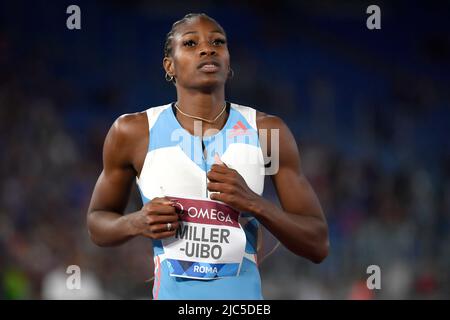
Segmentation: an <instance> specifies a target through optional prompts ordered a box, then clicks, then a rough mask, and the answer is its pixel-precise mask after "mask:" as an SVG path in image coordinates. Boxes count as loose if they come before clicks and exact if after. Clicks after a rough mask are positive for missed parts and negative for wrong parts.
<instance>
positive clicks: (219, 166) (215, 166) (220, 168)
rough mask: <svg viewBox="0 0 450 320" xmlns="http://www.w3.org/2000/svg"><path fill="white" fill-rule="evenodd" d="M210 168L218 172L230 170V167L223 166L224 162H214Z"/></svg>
mask: <svg viewBox="0 0 450 320" xmlns="http://www.w3.org/2000/svg"><path fill="white" fill-rule="evenodd" d="M211 170H212V171H216V172H219V173H228V172H230V171H231V170H232V169H230V168H228V167H227V166H225V165H224V164H217V163H214V164H213V165H211Z"/></svg>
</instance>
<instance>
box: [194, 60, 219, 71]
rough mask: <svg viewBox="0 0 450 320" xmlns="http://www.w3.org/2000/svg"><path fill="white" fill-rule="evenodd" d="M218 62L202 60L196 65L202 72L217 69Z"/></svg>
mask: <svg viewBox="0 0 450 320" xmlns="http://www.w3.org/2000/svg"><path fill="white" fill-rule="evenodd" d="M219 67H220V64H219V63H217V62H215V61H204V62H202V63H200V64H199V65H198V67H197V68H198V69H199V70H200V71H203V72H216V71H219Z"/></svg>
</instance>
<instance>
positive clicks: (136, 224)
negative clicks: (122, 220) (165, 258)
mask: <svg viewBox="0 0 450 320" xmlns="http://www.w3.org/2000/svg"><path fill="white" fill-rule="evenodd" d="M129 216H130V224H131V226H132V228H133V234H134V235H141V236H144V237H146V238H150V239H163V238H168V237H172V236H174V235H175V233H176V230H177V229H178V226H179V222H178V220H179V217H178V214H177V212H176V210H175V202H173V201H171V200H170V199H169V198H168V197H162V198H153V199H152V200H151V201H149V202H147V203H146V204H145V205H144V206H143V207H142V209H141V210H139V211H137V212H135V213H132V214H130V215H129ZM168 223H170V224H171V225H172V227H171V229H170V230H167V224H168Z"/></svg>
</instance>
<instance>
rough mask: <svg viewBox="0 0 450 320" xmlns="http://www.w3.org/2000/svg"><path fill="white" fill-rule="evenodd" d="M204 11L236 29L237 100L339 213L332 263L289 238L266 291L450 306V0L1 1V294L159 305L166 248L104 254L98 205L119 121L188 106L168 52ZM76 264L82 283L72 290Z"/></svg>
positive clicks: (266, 272)
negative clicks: (159, 260) (92, 208)
mask: <svg viewBox="0 0 450 320" xmlns="http://www.w3.org/2000/svg"><path fill="white" fill-rule="evenodd" d="M70 4H77V5H79V6H80V8H81V26H82V29H81V30H79V31H70V30H68V29H67V28H66V19H67V17H68V15H67V14H66V8H67V6H68V5H70ZM370 4H378V5H379V6H380V7H381V13H382V29H381V30H376V31H370V30H368V29H367V28H366V19H367V17H368V15H367V14H366V8H367V6H368V5H370ZM189 12H205V13H208V14H210V15H211V16H212V17H214V18H216V19H217V20H218V21H219V23H221V24H222V25H223V27H224V28H225V30H226V32H227V34H228V38H229V49H230V52H231V59H232V67H233V69H234V71H235V77H234V79H233V80H232V81H230V82H229V84H228V86H227V99H228V100H230V101H233V102H237V103H240V104H244V105H249V106H254V107H256V108H257V109H259V110H261V111H264V112H268V113H272V114H275V115H278V116H280V117H282V118H283V119H284V120H285V121H286V122H287V124H288V125H289V127H290V128H291V130H292V131H293V133H294V135H295V137H296V139H297V142H298V144H299V148H300V152H301V156H302V159H303V164H302V165H303V170H304V171H305V173H306V175H307V176H308V178H309V179H310V181H311V183H312V184H313V186H314V188H315V190H316V192H317V194H318V196H319V198H320V200H321V203H322V206H323V208H324V211H325V213H326V216H327V219H328V223H329V228H330V240H331V251H330V255H329V257H328V258H327V259H326V260H325V261H324V262H323V263H322V264H320V265H314V264H312V263H310V262H308V261H307V260H305V259H303V258H300V257H296V256H294V255H293V254H291V253H290V252H288V251H287V250H286V249H284V248H282V247H281V248H279V249H278V250H277V251H276V252H275V253H274V254H273V255H272V256H271V257H270V258H268V259H267V260H266V261H265V262H264V263H263V264H262V266H261V275H262V280H263V293H264V296H265V298H267V299H406V298H412V299H419V298H424V299H432V298H438V299H441V298H446V299H448V298H450V277H449V270H450V232H449V229H450V146H449V145H450V142H449V140H450V139H449V125H450V92H449V88H450V73H449V70H450V36H449V30H450V28H449V16H448V13H449V12H450V5H449V2H447V1H436V2H428V1H395V3H394V2H393V1H392V2H388V1H376V2H374V3H369V2H366V1H339V2H338V1H287V2H279V1H276V2H275V1H274V2H272V3H268V2H261V1H250V2H245V3H243V2H238V1H218V2H216V1H214V2H213V1H182V2H181V1H180V2H175V1H164V2H163V3H158V4H152V3H151V2H148V1H138V0H133V1H118V0H117V1H74V2H68V1H58V2H56V1H42V0H40V1H1V2H0V148H1V152H0V163H1V167H0V168H1V169H0V298H3V299H41V298H43V299H52V298H99V299H118V298H120V299H123V298H129V299H148V298H150V297H151V287H152V281H151V277H152V272H153V264H152V251H151V244H150V243H149V241H146V240H143V239H135V240H133V241H131V242H129V243H127V244H125V245H123V246H121V247H118V248H107V249H105V248H98V247H96V246H95V245H94V244H92V243H91V242H90V240H89V237H88V233H87V229H86V226H85V215H86V209H87V206H88V202H89V200H90V195H91V192H92V189H93V186H94V183H95V181H96V179H97V177H98V175H99V173H100V170H101V150H102V144H103V140H104V137H105V135H106V133H107V130H108V128H109V126H110V125H111V124H112V122H113V121H114V120H115V118H117V117H118V116H119V115H121V114H123V113H129V112H135V111H141V110H144V109H146V108H148V107H150V106H156V105H161V104H165V103H168V102H170V101H174V99H175V90H174V88H173V86H172V85H171V84H168V83H167V82H166V81H165V80H164V72H163V69H162V65H161V61H162V56H163V44H164V39H165V35H166V33H167V32H168V31H169V30H170V28H171V25H172V23H173V22H174V21H175V20H178V19H179V18H181V17H182V16H184V15H185V14H186V13H189ZM265 196H266V197H268V198H271V199H273V200H274V201H276V194H275V192H274V190H273V188H272V186H271V185H270V180H268V184H267V185H266V191H265ZM140 205H141V203H140V199H139V196H138V194H137V193H136V190H135V191H134V192H133V195H132V197H131V199H130V205H129V208H128V211H132V210H136V209H137V208H139V207H140ZM72 264H77V265H79V266H80V267H81V270H82V288H83V289H82V290H81V292H77V293H73V292H67V291H65V290H64V288H62V287H63V286H64V284H65V278H66V275H65V273H64V271H65V268H66V267H67V266H68V265H72ZM371 264H375V265H379V266H380V268H381V276H382V282H381V285H382V288H381V290H374V291H370V290H368V289H367V288H366V286H365V283H366V279H367V277H368V275H367V273H366V268H367V267H368V266H369V265H371Z"/></svg>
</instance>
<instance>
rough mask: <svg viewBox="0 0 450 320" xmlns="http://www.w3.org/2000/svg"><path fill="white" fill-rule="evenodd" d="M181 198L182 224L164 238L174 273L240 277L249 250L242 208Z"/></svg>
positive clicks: (174, 198) (172, 274)
mask: <svg viewBox="0 0 450 320" xmlns="http://www.w3.org/2000/svg"><path fill="white" fill-rule="evenodd" d="M168 198H170V199H173V200H176V201H177V212H178V214H179V215H180V218H181V221H180V227H179V228H178V230H177V232H176V234H175V236H174V237H171V238H166V239H163V240H162V244H163V247H164V253H165V256H166V259H167V262H168V265H169V270H170V275H171V276H174V277H184V278H192V279H216V278H222V277H233V276H238V275H239V271H240V269H241V264H242V260H243V257H244V253H245V244H246V237H245V232H244V230H242V228H241V225H240V224H239V222H238V220H239V211H236V210H234V209H233V208H231V207H230V206H228V205H226V204H224V203H221V202H218V201H214V200H209V199H187V198H179V197H172V196H168Z"/></svg>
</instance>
